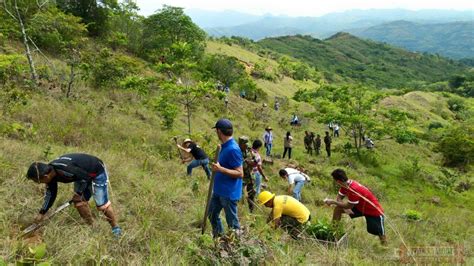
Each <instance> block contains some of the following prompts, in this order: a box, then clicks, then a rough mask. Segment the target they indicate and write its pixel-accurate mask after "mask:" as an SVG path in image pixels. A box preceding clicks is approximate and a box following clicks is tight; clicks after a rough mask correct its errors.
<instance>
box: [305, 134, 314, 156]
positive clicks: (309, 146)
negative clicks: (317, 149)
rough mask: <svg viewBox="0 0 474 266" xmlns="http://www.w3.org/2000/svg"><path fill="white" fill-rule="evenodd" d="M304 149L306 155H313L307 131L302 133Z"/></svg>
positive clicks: (309, 135) (311, 143)
mask: <svg viewBox="0 0 474 266" xmlns="http://www.w3.org/2000/svg"><path fill="white" fill-rule="evenodd" d="M304 148H305V149H306V153H308V154H311V155H312V154H313V141H312V139H311V134H310V133H309V132H308V131H305V132H304Z"/></svg>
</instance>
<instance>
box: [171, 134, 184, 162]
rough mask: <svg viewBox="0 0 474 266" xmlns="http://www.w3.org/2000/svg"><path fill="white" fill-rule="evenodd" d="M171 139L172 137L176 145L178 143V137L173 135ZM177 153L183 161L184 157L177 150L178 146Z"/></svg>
mask: <svg viewBox="0 0 474 266" xmlns="http://www.w3.org/2000/svg"><path fill="white" fill-rule="evenodd" d="M173 139H174V142H175V143H176V145H178V137H176V136H175V137H173ZM178 155H179V158H180V159H181V161H183V160H184V158H183V155H182V154H181V151H180V150H179V148H178Z"/></svg>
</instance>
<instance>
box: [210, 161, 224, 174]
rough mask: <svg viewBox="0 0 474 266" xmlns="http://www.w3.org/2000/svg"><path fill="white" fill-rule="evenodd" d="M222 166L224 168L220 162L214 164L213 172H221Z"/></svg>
mask: <svg viewBox="0 0 474 266" xmlns="http://www.w3.org/2000/svg"><path fill="white" fill-rule="evenodd" d="M221 168H222V166H221V165H220V163H219V162H217V163H213V164H212V171H213V172H220V171H221Z"/></svg>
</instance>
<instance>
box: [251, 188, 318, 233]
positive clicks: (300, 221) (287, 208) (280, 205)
mask: <svg viewBox="0 0 474 266" xmlns="http://www.w3.org/2000/svg"><path fill="white" fill-rule="evenodd" d="M258 201H259V203H260V205H265V206H266V207H268V208H272V212H271V213H270V216H269V217H268V220H267V222H271V221H273V224H274V226H275V229H276V228H279V227H281V228H283V229H285V230H287V231H288V233H290V235H291V237H293V238H295V239H296V238H297V237H298V235H299V234H300V233H301V231H302V230H303V225H305V224H306V223H308V222H309V221H310V220H311V213H310V212H309V210H308V208H306V206H304V205H303V204H302V203H301V202H299V201H298V200H297V199H295V198H293V197H291V196H288V195H281V196H275V194H273V193H271V192H269V191H262V192H261V193H260V194H259V195H258Z"/></svg>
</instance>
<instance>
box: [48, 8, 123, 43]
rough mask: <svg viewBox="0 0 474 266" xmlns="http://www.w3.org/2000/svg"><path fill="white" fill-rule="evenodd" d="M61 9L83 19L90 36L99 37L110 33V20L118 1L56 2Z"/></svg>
mask: <svg viewBox="0 0 474 266" xmlns="http://www.w3.org/2000/svg"><path fill="white" fill-rule="evenodd" d="M56 3H57V5H58V7H59V9H61V10H63V11H64V12H66V13H70V14H73V15H74V16H76V17H80V18H82V22H83V23H84V24H86V25H87V30H88V32H89V35H90V36H93V37H97V36H101V35H103V34H104V33H106V32H108V31H109V29H110V27H109V19H110V16H111V12H112V11H113V9H115V8H117V7H118V4H117V0H75V1H71V0H56Z"/></svg>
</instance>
